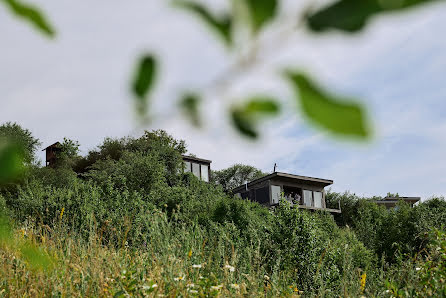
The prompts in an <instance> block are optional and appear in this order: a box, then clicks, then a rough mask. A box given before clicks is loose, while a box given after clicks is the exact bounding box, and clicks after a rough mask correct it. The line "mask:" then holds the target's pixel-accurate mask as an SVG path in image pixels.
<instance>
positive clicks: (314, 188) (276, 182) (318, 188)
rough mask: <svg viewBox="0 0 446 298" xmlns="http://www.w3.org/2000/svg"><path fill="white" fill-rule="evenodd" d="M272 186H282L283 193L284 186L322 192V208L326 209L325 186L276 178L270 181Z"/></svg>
mask: <svg viewBox="0 0 446 298" xmlns="http://www.w3.org/2000/svg"><path fill="white" fill-rule="evenodd" d="M270 184H271V185H277V186H280V188H281V190H282V192H283V187H284V186H290V187H296V188H301V189H302V190H311V191H320V192H322V208H326V203H325V187H324V186H321V185H314V184H306V183H295V182H287V181H283V180H279V179H274V178H273V179H271V180H270ZM270 200H271V198H270Z"/></svg>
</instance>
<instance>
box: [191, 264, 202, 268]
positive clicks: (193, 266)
mask: <svg viewBox="0 0 446 298" xmlns="http://www.w3.org/2000/svg"><path fill="white" fill-rule="evenodd" d="M192 268H198V269H200V268H201V264H198V265H196V264H194V265H192Z"/></svg>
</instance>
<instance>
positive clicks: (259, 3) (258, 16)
mask: <svg viewBox="0 0 446 298" xmlns="http://www.w3.org/2000/svg"><path fill="white" fill-rule="evenodd" d="M245 2H246V5H247V6H248V9H249V12H250V15H251V19H252V24H253V28H254V32H258V31H259V30H260V29H262V27H263V26H264V25H265V24H267V23H268V22H269V21H271V20H272V19H274V17H275V16H276V13H277V8H278V3H277V2H278V1H277V0H245Z"/></svg>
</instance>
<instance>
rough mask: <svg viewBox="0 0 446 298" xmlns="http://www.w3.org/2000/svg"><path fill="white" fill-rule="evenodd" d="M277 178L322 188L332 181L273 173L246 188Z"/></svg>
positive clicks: (250, 183)
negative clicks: (313, 184) (316, 185)
mask: <svg viewBox="0 0 446 298" xmlns="http://www.w3.org/2000/svg"><path fill="white" fill-rule="evenodd" d="M277 178H279V179H286V180H294V181H296V182H304V183H308V182H311V183H316V184H321V185H323V186H328V185H331V184H333V180H328V179H322V178H315V177H308V176H300V175H294V174H289V173H282V172H274V173H272V174H269V175H266V176H264V177H262V178H259V179H256V180H254V181H251V182H249V183H248V187H251V186H253V185H256V184H258V183H260V182H263V181H265V180H271V179H277ZM244 187H245V185H240V186H238V187H236V188H235V189H234V190H233V191H234V192H235V191H238V190H241V189H243V188H244Z"/></svg>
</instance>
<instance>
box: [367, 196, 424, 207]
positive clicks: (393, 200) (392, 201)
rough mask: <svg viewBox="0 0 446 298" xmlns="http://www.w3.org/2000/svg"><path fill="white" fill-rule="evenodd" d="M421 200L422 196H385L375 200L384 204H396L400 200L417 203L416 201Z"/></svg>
mask: <svg viewBox="0 0 446 298" xmlns="http://www.w3.org/2000/svg"><path fill="white" fill-rule="evenodd" d="M420 200H421V198H420V197H385V198H384V199H382V200H377V201H375V203H377V204H383V205H391V204H396V203H398V202H399V201H404V202H406V203H412V204H415V203H416V202H418V201H420Z"/></svg>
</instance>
